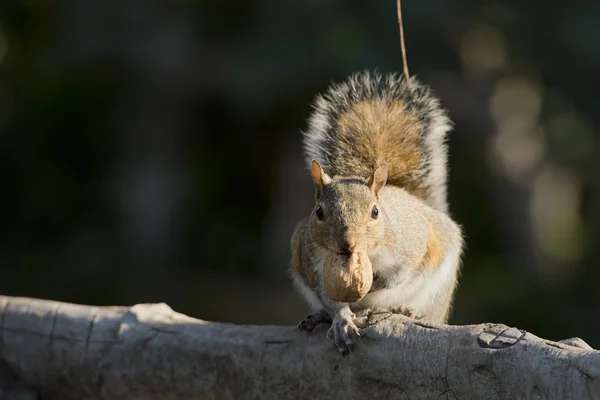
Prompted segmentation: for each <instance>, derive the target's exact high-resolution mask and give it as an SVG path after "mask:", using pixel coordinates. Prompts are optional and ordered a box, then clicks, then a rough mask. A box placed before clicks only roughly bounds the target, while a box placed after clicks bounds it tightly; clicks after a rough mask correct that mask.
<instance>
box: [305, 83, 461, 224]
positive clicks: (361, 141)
mask: <svg viewBox="0 0 600 400" xmlns="http://www.w3.org/2000/svg"><path fill="white" fill-rule="evenodd" d="M313 108H314V110H313V112H312V114H311V116H310V118H309V120H308V129H307V130H306V131H305V132H304V149H305V154H306V161H307V163H308V166H309V168H310V167H311V161H312V160H313V159H314V160H317V161H318V162H319V163H320V164H321V166H322V167H323V169H324V170H325V171H326V172H327V173H328V174H329V175H330V176H332V177H335V176H338V175H340V176H359V177H361V178H363V179H368V177H369V176H370V174H372V173H373V171H374V170H375V168H377V166H378V165H380V164H381V163H385V162H387V163H388V164H390V170H389V178H388V185H393V186H398V187H402V188H404V189H405V190H407V191H408V192H409V193H411V194H413V195H415V196H417V197H419V198H421V199H423V200H424V201H425V202H426V203H427V204H428V205H430V206H432V207H433V208H435V209H437V210H439V211H442V212H447V210H448V205H447V200H446V180H447V170H446V169H447V165H446V164H447V158H448V156H447V146H446V143H445V140H446V135H447V133H448V132H449V131H450V129H451V122H450V120H449V119H448V117H447V115H446V112H445V111H444V110H443V109H442V108H441V106H440V104H439V101H438V99H437V98H436V97H435V96H434V95H433V93H432V92H431V90H430V89H429V88H428V87H427V86H425V85H422V84H420V83H419V81H418V80H417V79H416V78H414V77H413V78H411V80H410V85H408V84H407V82H406V80H405V79H404V78H403V77H402V76H399V75H396V74H389V75H385V76H383V75H380V74H377V73H375V74H372V73H369V72H367V71H366V72H363V73H359V74H354V75H352V76H350V77H349V78H348V79H347V80H346V81H345V82H342V83H338V84H333V85H331V86H330V88H329V89H328V90H327V91H326V92H325V93H324V94H323V95H319V96H317V98H316V100H315V102H314V105H313Z"/></svg>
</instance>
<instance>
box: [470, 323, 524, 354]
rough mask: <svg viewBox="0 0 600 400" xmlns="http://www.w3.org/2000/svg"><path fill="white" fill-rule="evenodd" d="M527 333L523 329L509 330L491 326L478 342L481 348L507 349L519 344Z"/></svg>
mask: <svg viewBox="0 0 600 400" xmlns="http://www.w3.org/2000/svg"><path fill="white" fill-rule="evenodd" d="M526 333H527V332H525V331H523V330H521V329H517V328H509V327H507V326H504V325H490V326H488V327H486V329H484V330H483V331H481V333H480V334H479V336H478V337H477V342H478V343H479V345H480V346H481V347H484V348H487V349H505V348H507V347H511V346H514V345H515V344H517V342H518V341H519V340H521V339H523V338H524V337H525V335H526Z"/></svg>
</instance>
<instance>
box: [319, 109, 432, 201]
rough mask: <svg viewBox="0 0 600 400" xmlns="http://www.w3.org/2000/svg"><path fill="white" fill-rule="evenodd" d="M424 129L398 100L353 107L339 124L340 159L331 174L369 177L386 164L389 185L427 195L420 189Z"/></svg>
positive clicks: (343, 115) (342, 116) (339, 120)
mask: <svg viewBox="0 0 600 400" xmlns="http://www.w3.org/2000/svg"><path fill="white" fill-rule="evenodd" d="M422 129H423V128H422V126H421V125H420V124H419V121H418V120H417V118H415V116H413V115H412V114H411V113H410V112H408V111H407V110H406V107H405V105H404V104H403V103H402V102H401V101H398V100H391V99H387V98H381V99H377V100H366V101H361V102H358V103H355V104H353V105H352V106H351V107H350V109H349V110H348V111H346V112H345V113H344V114H342V115H341V116H340V118H339V119H338V121H337V132H338V137H339V141H338V144H337V145H338V147H337V149H336V150H337V151H338V153H339V154H348V155H352V156H350V157H340V158H338V159H337V162H336V163H335V164H334V165H333V166H332V167H333V168H335V169H334V170H332V171H328V173H330V174H332V175H337V174H342V175H346V174H347V173H348V171H352V173H353V174H356V175H358V176H360V177H363V178H368V177H370V176H371V175H372V174H373V171H375V169H377V167H379V166H380V165H382V164H385V163H387V164H388V166H389V170H388V180H387V184H388V185H393V186H399V187H403V188H404V189H405V190H407V191H408V192H409V193H413V194H415V195H420V197H422V196H423V195H424V189H423V188H421V185H422V184H423V181H422V179H421V173H420V170H421V168H420V167H421V163H422V161H423V158H424V155H423V154H422V149H421V147H420V146H419V142H418V141H419V138H420V136H421V135H420V132H421V130H422Z"/></svg>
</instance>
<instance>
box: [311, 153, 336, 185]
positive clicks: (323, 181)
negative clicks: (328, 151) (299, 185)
mask: <svg viewBox="0 0 600 400" xmlns="http://www.w3.org/2000/svg"><path fill="white" fill-rule="evenodd" d="M311 175H312V180H313V183H314V184H315V187H316V188H317V190H321V189H323V185H327V184H328V183H329V182H331V178H330V177H329V176H328V175H327V174H326V173H325V171H323V168H321V164H319V163H318V162H317V160H312V171H311Z"/></svg>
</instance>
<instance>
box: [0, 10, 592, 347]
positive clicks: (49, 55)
mask: <svg viewBox="0 0 600 400" xmlns="http://www.w3.org/2000/svg"><path fill="white" fill-rule="evenodd" d="M403 6H404V10H403V13H404V19H405V34H406V40H407V43H406V45H407V51H408V60H409V67H410V71H411V73H412V74H413V75H416V76H418V77H419V78H420V79H421V80H422V81H423V82H426V83H428V84H429V85H431V86H432V87H433V89H434V90H435V91H436V93H437V94H438V95H439V96H440V97H441V99H442V102H443V104H444V106H445V107H446V108H447V109H449V111H450V114H451V117H452V119H453V120H454V122H455V124H456V126H455V130H454V131H453V133H452V134H451V137H450V151H451V162H450V167H451V173H450V203H451V209H452V213H453V215H454V217H455V219H456V220H457V221H458V222H459V223H460V224H461V225H462V226H463V227H464V230H465V234H466V240H467V250H466V253H465V257H464V267H463V273H462V278H461V280H460V286H459V290H458V294H457V298H456V302H455V309H454V316H453V319H452V322H453V323H457V324H471V323H479V322H504V323H506V324H508V325H511V326H518V327H519V328H522V329H526V330H528V331H531V332H533V333H534V334H536V335H539V336H543V337H546V338H549V339H564V338H567V337H572V336H580V337H582V338H583V339H584V340H586V341H587V342H588V343H590V344H591V345H592V346H594V347H596V348H600V320H599V319H598V315H599V314H598V310H599V309H600V291H599V283H600V269H599V268H598V266H599V264H600V238H599V234H600V207H599V206H600V157H599V150H598V140H599V135H598V133H597V132H598V127H599V124H600V113H599V112H598V111H597V108H596V107H597V101H598V92H599V89H600V83H599V80H598V71H599V69H600V3H598V2H593V1H583V0H575V1H572V2H558V1H542V0H535V1H533V0H532V1H527V2H523V1H517V0H511V1H502V2H500V1H468V0H423V1H404V4H403ZM374 68H378V69H379V70H380V71H381V72H389V71H401V70H402V64H401V55H400V50H399V41H398V26H397V22H396V9H395V1H393V0H386V1H382V0H379V1H369V2H367V1H339V0H338V1H335V0H328V1H326V0H319V1H316V0H312V1H301V2H292V1H282V0H279V1H275V0H262V1H259V0H257V1H223V2H219V1H193V0H187V1H184V0H180V1H166V0H144V1H141V0H119V1H115V0H112V1H106V0H104V1H102V0H65V1H53V2H48V1H41V0H2V1H1V2H0V269H1V275H0V293H2V294H6V295H14V296H33V297H41V298H49V299H56V300H62V301H70V302H77V303H86V304H100V305H111V304H123V305H128V304H134V303H139V302H161V301H164V302H167V303H168V304H169V305H171V306H172V307H173V308H174V309H175V310H177V311H180V312H183V313H187V314H190V315H192V316H195V317H198V318H203V319H208V320H219V321H232V322H237V323H254V324H265V323H267V324H295V323H297V322H298V321H299V320H300V319H301V318H302V317H304V314H305V313H306V312H307V310H308V309H307V307H306V306H305V304H304V302H303V300H301V298H300V297H299V295H297V294H296V292H295V291H294V289H293V288H292V286H291V283H290V280H289V279H288V276H287V265H288V257H289V249H288V247H289V245H288V243H289V237H290V235H291V231H292V229H293V227H294V224H295V223H296V222H297V221H298V220H299V219H300V218H301V217H302V216H304V215H305V214H306V213H307V212H309V210H310V209H311V205H312V204H311V202H312V190H313V189H312V184H311V182H310V178H309V175H308V172H307V171H306V170H304V165H303V155H302V153H301V142H300V139H301V134H300V131H301V130H302V129H304V128H305V127H306V118H307V117H308V113H309V103H310V102H311V101H312V99H313V97H314V95H315V94H316V93H317V92H320V91H323V90H325V89H326V87H327V86H328V84H329V83H330V82H331V81H339V80H342V79H345V77H346V76H347V75H348V74H350V73H352V72H355V71H360V70H364V69H374Z"/></svg>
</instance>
